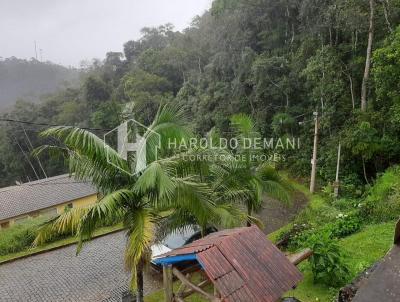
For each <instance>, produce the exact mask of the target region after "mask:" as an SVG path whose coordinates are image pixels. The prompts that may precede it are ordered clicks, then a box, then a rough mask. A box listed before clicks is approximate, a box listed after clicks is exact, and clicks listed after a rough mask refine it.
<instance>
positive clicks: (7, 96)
mask: <svg viewBox="0 0 400 302" xmlns="http://www.w3.org/2000/svg"><path fill="white" fill-rule="evenodd" d="M78 79H79V70H78V69H71V68H66V67H64V66H61V65H57V64H53V63H51V62H40V61H38V60H36V59H31V60H22V59H17V58H15V57H11V58H7V59H3V60H0V110H5V109H7V108H9V107H11V106H12V105H13V104H14V103H15V102H16V100H18V99H24V100H26V101H32V102H35V101H38V100H39V98H40V96H41V95H44V94H48V93H53V92H55V91H57V90H58V89H60V88H62V87H66V86H76V85H77V84H78Z"/></svg>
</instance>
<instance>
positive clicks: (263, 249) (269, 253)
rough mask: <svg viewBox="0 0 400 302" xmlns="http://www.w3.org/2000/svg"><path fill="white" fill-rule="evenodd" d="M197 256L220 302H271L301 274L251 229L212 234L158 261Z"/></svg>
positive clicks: (165, 255) (260, 232)
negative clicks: (188, 255)
mask: <svg viewBox="0 0 400 302" xmlns="http://www.w3.org/2000/svg"><path fill="white" fill-rule="evenodd" d="M185 254H196V255H197V260H198V261H199V262H200V263H201V265H202V267H203V269H204V271H205V273H206V274H207V276H208V277H209V278H210V280H211V281H212V282H213V283H214V285H215V286H216V287H217V288H218V290H219V292H220V294H221V298H222V301H226V302H237V301H239V302H240V301H252V302H274V301H277V300H279V298H280V297H281V296H282V294H284V293H285V292H286V291H288V290H290V289H292V288H293V287H294V286H295V285H296V284H297V283H298V282H300V281H301V279H302V275H301V273H300V272H299V270H298V269H297V268H296V266H294V265H293V264H292V263H290V261H289V260H288V259H287V257H286V256H285V255H284V254H283V253H282V252H281V251H280V250H279V249H278V248H277V247H276V246H274V245H273V244H272V243H271V242H270V241H269V240H268V239H267V238H266V235H265V234H264V233H263V232H262V231H261V230H260V229H258V227H256V226H253V227H250V228H247V227H246V228H237V229H232V230H225V231H222V232H217V233H213V234H211V235H209V236H207V237H205V238H203V239H200V240H197V241H195V242H193V243H192V244H188V245H186V246H183V247H182V248H178V249H175V250H173V251H171V252H169V253H167V254H164V255H162V256H161V258H164V259H168V257H171V256H172V257H173V256H178V255H185Z"/></svg>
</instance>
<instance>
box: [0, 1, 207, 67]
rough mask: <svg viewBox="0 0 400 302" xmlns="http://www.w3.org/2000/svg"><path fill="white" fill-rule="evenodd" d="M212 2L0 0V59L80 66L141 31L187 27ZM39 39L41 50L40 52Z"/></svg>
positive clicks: (117, 47) (118, 46)
mask: <svg viewBox="0 0 400 302" xmlns="http://www.w3.org/2000/svg"><path fill="white" fill-rule="evenodd" d="M211 2H212V1H211V0H146V1H139V0H114V1H111V0H68V1H62V0H36V1H29V0H0V57H3V58H7V57H11V56H15V57H18V58H26V59H29V58H31V57H35V56H36V54H37V58H38V59H39V60H49V61H52V62H54V63H59V64H62V65H65V66H79V63H80V62H81V61H82V60H90V59H92V58H104V56H105V53H106V52H108V51H122V44H123V43H124V42H126V41H128V40H132V39H137V38H139V37H140V29H141V28H143V27H145V26H157V25H160V24H165V23H167V22H170V23H172V24H174V25H175V29H177V30H182V29H183V28H185V27H187V26H188V25H189V24H190V22H191V20H192V19H193V17H194V16H196V15H199V14H202V13H203V12H204V11H205V10H206V9H208V8H209V7H210V6H211ZM35 41H36V45H37V47H36V52H35Z"/></svg>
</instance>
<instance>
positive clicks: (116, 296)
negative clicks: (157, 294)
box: [0, 232, 160, 302]
mask: <svg viewBox="0 0 400 302" xmlns="http://www.w3.org/2000/svg"><path fill="white" fill-rule="evenodd" d="M124 246H125V237H124V234H123V233H122V232H120V233H114V234H111V235H107V236H104V237H101V238H97V239H94V240H93V241H91V242H89V243H87V244H86V245H85V246H84V248H83V250H82V252H81V254H80V255H79V256H75V252H76V246H75V245H73V246H69V247H65V248H61V249H58V250H55V251H52V252H48V253H44V254H41V255H36V256H32V257H29V258H25V259H21V260H17V261H15V262H11V263H7V264H3V265H0V301H4V302H8V301H10V302H17V301H18V302H19V301H21V302H25V301H30V302H34V301H40V302H42V301H49V302H58V301H60V302H61V301H91V302H93V301H121V296H122V293H123V292H125V291H126V290H127V288H128V284H129V278H130V277H129V274H128V273H127V272H125V271H124V265H123V250H124ZM158 288H160V280H159V278H152V276H149V275H147V276H146V277H145V293H146V294H147V293H149V292H151V291H153V290H156V289H158Z"/></svg>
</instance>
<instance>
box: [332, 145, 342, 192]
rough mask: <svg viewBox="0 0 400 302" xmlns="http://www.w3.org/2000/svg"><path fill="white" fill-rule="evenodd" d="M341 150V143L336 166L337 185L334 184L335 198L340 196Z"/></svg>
mask: <svg viewBox="0 0 400 302" xmlns="http://www.w3.org/2000/svg"><path fill="white" fill-rule="evenodd" d="M341 148H342V145H341V144H340V142H339V146H338V156H337V164H336V180H335V184H334V194H335V198H338V196H339V169H340V151H341Z"/></svg>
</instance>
